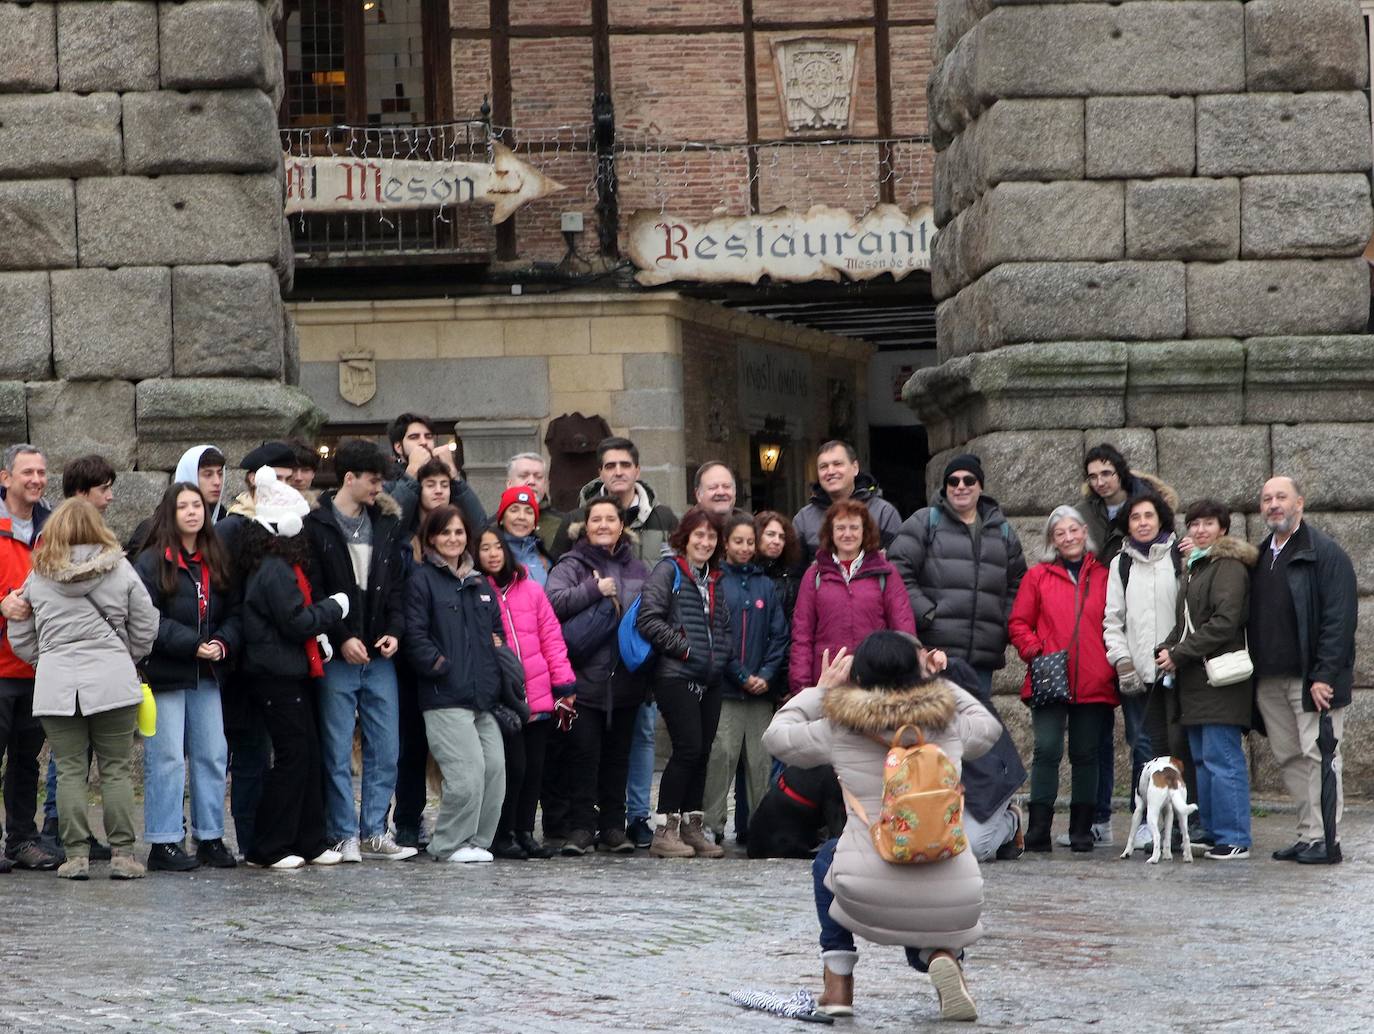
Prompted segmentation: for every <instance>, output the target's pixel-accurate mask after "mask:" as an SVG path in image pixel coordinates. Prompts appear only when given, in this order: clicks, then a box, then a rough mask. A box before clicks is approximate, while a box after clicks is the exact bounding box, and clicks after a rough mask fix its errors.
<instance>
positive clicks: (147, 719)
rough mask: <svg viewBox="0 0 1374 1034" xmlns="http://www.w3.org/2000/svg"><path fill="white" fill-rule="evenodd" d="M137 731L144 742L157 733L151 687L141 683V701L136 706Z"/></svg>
mask: <svg viewBox="0 0 1374 1034" xmlns="http://www.w3.org/2000/svg"><path fill="white" fill-rule="evenodd" d="M138 731H139V733H140V734H141V735H142V736H143V738H144V739H145V740H146V739H148V738H150V737H151V736H152V735H153V734H154V733H156V732H157V700H155V699H154V698H153V687H152V686H150V685H148V683H146V682H145V683H143V700H142V702H140V703H139V705H138Z"/></svg>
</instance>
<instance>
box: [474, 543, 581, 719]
mask: <svg viewBox="0 0 1374 1034" xmlns="http://www.w3.org/2000/svg"><path fill="white" fill-rule="evenodd" d="M487 581H489V582H491V579H490V578H488V579H487ZM491 586H492V588H493V589H495V590H496V598H497V600H499V601H500V604H501V623H502V624H503V625H504V626H505V628H506V636H507V637H508V639H509V641H510V647H511V649H512V650H514V651H515V655H516V656H517V657H519V658H520V663H521V664H523V665H524V666H525V697H526V699H528V700H529V704H530V714H531V715H537V714H551V713H552V712H553V703H554V697H555V695H557V696H564V695H566V694H567V693H571V692H573V685H574V683H575V682H576V680H577V677H576V676H575V675H573V670H572V665H571V664H569V663H568V648H567V646H566V645H565V644H564V642H563V628H562V626H561V625H559V623H558V618H556V617H554V613H553V607H552V606H551V605H550V603H549V598H548V597H547V596H545V595H544V590H543V589H542V588H541V587H540V586H539V584H538V583H537V582H535V581H534V579H532V578H531V577H530V576H529V574H528V573H527V572H526V571H525V568H524V566H523V565H520V564H517V565H516V571H515V577H514V578H512V579H511V582H510V584H509V585H507V586H506V587H505V588H504V589H501V588H499V587H498V586H497V585H496V583H495V582H491ZM557 691H561V692H557Z"/></svg>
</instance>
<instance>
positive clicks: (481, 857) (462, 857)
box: [447, 844, 493, 865]
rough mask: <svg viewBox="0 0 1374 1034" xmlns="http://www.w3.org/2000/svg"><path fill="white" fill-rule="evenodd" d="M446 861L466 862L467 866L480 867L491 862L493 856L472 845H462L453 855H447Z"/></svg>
mask: <svg viewBox="0 0 1374 1034" xmlns="http://www.w3.org/2000/svg"><path fill="white" fill-rule="evenodd" d="M447 860H448V861H450V862H466V863H467V864H469V865H472V864H478V865H481V864H485V863H487V862H490V861H492V860H493V856H492V853H491V852H490V851H486V850H483V849H482V848H480V847H477V846H475V845H473V844H464V845H463V846H462V847H460V848H458V850H456V851H454V852H453V854H451V855H449V856H448V859H447Z"/></svg>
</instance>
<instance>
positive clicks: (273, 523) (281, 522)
mask: <svg viewBox="0 0 1374 1034" xmlns="http://www.w3.org/2000/svg"><path fill="white" fill-rule="evenodd" d="M254 481H255V488H254V492H253V501H254V505H255V507H256V509H255V512H254V516H253V519H254V520H255V521H257V522H258V523H259V524H261V525H262V526H263V527H264V528H266V529H267V530H268V531H270V532H271V533H272V534H273V535H277V536H280V537H281V538H284V539H291V538H295V537H296V536H297V535H299V534H300V533H301V528H302V527H303V525H302V524H301V518H302V517H304V516H305V515H306V514H307V513H309V512H310V504H309V503H307V502H306V501H305V496H303V495H301V494H300V493H299V492H297V491H296V490H295V489H294V488H292V487H291V486H290V485H288V484H286V483H284V482H282V481H278V480H277V472H276V471H275V470H273V469H272V468H271V467H259V468H258V470H257V474H256V475H254Z"/></svg>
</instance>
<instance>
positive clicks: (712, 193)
mask: <svg viewBox="0 0 1374 1034" xmlns="http://www.w3.org/2000/svg"><path fill="white" fill-rule="evenodd" d="M658 168H659V163H658V159H657V157H656V156H648V157H646V159H645V160H644V161H643V162H642V163H636V162H635V160H634V159H631V160H630V162H629V165H628V170H629V173H630V174H629V175H627V174H626V171H625V169H626V167H625V166H622V172H621V181H620V182H621V190H620V211H621V213H622V214H623V215H628V213H630V212H633V211H635V210H636V209H639V208H653V209H656V208H660V207H662V205H663V203H664V198H663V196H662V195H661V194H660V189H659V173H658ZM662 169H663V172H662V177H661V181H662V183H664V184H667V185H668V190H669V193H668V195H667V200H668V203H669V204H670V205H671V208H672V210H673V212H674V213H677V214H682V215H687V216H691V217H696V216H707V215H710V214H711V213H712V212H713V211H715V209H717V208H719V207H724V208H726V209H727V210H729V211H731V212H744V211H748V208H749V166H748V159H747V158H746V156H745V151H744V149H743V148H733V149H730V150H723V151H712V152H700V151H689V152H674V153H671V154H668V155H666V156H665V157H664V159H663V162H662Z"/></svg>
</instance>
